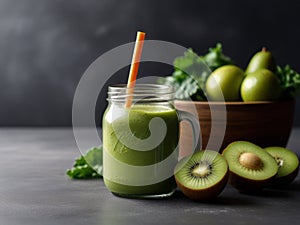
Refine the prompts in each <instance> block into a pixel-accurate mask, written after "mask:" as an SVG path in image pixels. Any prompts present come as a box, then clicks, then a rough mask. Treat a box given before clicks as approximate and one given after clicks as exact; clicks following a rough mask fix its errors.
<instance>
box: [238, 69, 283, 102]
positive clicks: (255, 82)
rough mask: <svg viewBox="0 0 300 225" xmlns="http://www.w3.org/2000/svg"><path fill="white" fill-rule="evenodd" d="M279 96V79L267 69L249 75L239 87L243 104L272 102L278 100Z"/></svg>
mask: <svg viewBox="0 0 300 225" xmlns="http://www.w3.org/2000/svg"><path fill="white" fill-rule="evenodd" d="M280 95H281V87H280V84H279V79H278V78H277V76H276V75H275V74H274V73H273V72H272V71H270V70H268V69H259V70H257V71H255V72H253V73H249V74H248V75H247V76H246V77H245V79H244V80H243V82H242V85H241V96H242V99H243V101H244V102H249V101H272V100H277V99H279V97H280Z"/></svg>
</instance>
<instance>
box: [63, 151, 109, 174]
mask: <svg viewBox="0 0 300 225" xmlns="http://www.w3.org/2000/svg"><path fill="white" fill-rule="evenodd" d="M102 154H103V148H102V146H99V147H94V148H91V149H89V150H88V151H87V153H86V154H85V155H82V156H80V157H78V158H76V159H75V162H74V165H73V168H71V169H68V170H67V172H66V174H67V175H68V176H69V177H70V178H73V179H94V178H101V177H102V175H103V170H102V160H103V155H102Z"/></svg>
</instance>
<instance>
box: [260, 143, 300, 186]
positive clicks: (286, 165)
mask: <svg viewBox="0 0 300 225" xmlns="http://www.w3.org/2000/svg"><path fill="white" fill-rule="evenodd" d="M265 150H266V151H267V152H268V153H269V154H270V155H272V156H273V157H274V159H275V160H276V162H277V165H278V173H277V175H276V177H275V180H274V181H273V182H272V183H271V186H279V185H280V186H281V185H286V184H289V183H291V182H292V181H293V180H294V179H295V178H296V176H297V175H298V171H299V159H298V156H297V155H296V154H295V153H294V152H293V151H291V150H289V149H286V148H283V147H268V148H265Z"/></svg>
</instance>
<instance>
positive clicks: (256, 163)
mask: <svg viewBox="0 0 300 225" xmlns="http://www.w3.org/2000/svg"><path fill="white" fill-rule="evenodd" d="M239 162H240V164H241V165H243V166H244V167H246V168H248V169H251V170H260V169H262V168H263V162H262V161H261V159H260V158H259V157H258V156H257V155H256V154H254V153H251V152H244V153H242V154H241V155H240V157H239Z"/></svg>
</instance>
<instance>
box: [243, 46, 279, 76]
mask: <svg viewBox="0 0 300 225" xmlns="http://www.w3.org/2000/svg"><path fill="white" fill-rule="evenodd" d="M260 69H268V70H270V71H272V72H275V71H276V62H275V59H274V57H273V55H272V53H271V52H270V51H268V50H267V49H266V48H265V47H263V48H262V50H261V51H259V52H257V53H256V54H254V56H253V57H252V58H251V59H250V61H249V64H248V66H247V68H246V70H245V73H246V74H249V73H253V72H255V71H257V70H260Z"/></svg>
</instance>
